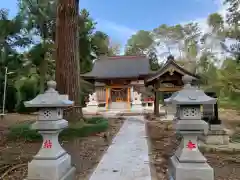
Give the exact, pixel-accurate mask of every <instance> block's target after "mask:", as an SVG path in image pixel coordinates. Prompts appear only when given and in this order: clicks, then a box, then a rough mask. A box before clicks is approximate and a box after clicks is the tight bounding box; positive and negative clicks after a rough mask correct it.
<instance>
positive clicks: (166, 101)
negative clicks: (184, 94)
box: [164, 91, 178, 104]
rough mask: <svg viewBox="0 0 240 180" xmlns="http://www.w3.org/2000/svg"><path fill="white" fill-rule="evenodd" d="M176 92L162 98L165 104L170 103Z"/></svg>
mask: <svg viewBox="0 0 240 180" xmlns="http://www.w3.org/2000/svg"><path fill="white" fill-rule="evenodd" d="M177 94H178V91H177V92H174V93H173V94H172V96H171V97H169V98H166V99H164V102H165V103H167V104H169V103H171V100H172V98H173V97H175V96H177Z"/></svg>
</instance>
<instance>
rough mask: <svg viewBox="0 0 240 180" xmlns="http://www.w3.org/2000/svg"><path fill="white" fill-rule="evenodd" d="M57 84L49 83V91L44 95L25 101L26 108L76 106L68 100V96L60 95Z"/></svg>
mask: <svg viewBox="0 0 240 180" xmlns="http://www.w3.org/2000/svg"><path fill="white" fill-rule="evenodd" d="M56 85H57V83H56V82H55V81H48V82H47V86H48V89H47V90H46V91H45V92H44V94H39V95H38V96H37V97H35V98H34V99H33V100H31V101H25V102H24V105H25V106H26V107H38V108H41V107H69V106H72V105H73V104H74V102H73V101H70V100H68V98H66V95H60V94H59V93H58V92H57V91H56Z"/></svg>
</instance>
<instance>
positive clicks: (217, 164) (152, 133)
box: [146, 116, 240, 180]
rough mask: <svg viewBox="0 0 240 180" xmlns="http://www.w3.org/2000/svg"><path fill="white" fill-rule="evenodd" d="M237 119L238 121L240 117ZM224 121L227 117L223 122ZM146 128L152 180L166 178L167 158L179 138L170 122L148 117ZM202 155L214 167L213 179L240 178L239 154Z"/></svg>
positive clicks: (215, 153)
mask: <svg viewBox="0 0 240 180" xmlns="http://www.w3.org/2000/svg"><path fill="white" fill-rule="evenodd" d="M238 118H239V116H238ZM238 118H237V119H238ZM238 120H239V121H240V118H239V119H238ZM226 121H227V119H225V124H227V122H226ZM229 127H230V126H229ZM146 128H147V131H148V136H149V144H150V149H151V153H150V159H151V169H152V174H153V177H154V178H155V179H153V180H168V177H167V174H166V173H167V166H168V160H169V157H171V156H172V155H173V153H174V151H175V149H176V147H177V146H178V144H179V140H177V137H176V136H175V132H174V130H173V128H172V124H171V122H159V121H155V120H154V119H152V118H149V121H148V122H147V126H146ZM204 155H205V157H206V158H207V159H208V163H209V164H210V165H211V166H212V167H213V168H214V172H215V180H240V155H237V154H224V153H220V152H212V153H204Z"/></svg>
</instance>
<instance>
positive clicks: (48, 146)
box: [43, 140, 52, 149]
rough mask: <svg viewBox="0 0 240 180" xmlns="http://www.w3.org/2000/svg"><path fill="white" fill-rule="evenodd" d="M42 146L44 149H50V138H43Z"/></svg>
mask: <svg viewBox="0 0 240 180" xmlns="http://www.w3.org/2000/svg"><path fill="white" fill-rule="evenodd" d="M43 148H45V149H51V148H52V142H51V140H45V141H44V143H43Z"/></svg>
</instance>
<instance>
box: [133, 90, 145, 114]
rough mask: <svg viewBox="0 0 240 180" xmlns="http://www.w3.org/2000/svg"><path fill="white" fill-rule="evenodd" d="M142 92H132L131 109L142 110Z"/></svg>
mask: <svg viewBox="0 0 240 180" xmlns="http://www.w3.org/2000/svg"><path fill="white" fill-rule="evenodd" d="M141 99H142V94H141V93H138V92H136V91H135V92H133V100H132V111H134V112H141V111H142V110H143V106H142V100H141Z"/></svg>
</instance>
